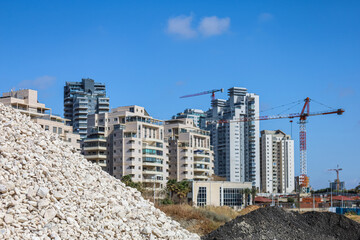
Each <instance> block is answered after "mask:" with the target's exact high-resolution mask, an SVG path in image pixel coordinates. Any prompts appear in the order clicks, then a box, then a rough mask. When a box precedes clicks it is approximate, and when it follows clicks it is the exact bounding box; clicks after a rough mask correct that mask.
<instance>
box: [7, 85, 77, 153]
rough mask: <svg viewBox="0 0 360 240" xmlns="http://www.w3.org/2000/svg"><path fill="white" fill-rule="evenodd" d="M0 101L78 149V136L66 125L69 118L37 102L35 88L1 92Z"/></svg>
mask: <svg viewBox="0 0 360 240" xmlns="http://www.w3.org/2000/svg"><path fill="white" fill-rule="evenodd" d="M0 102H1V103H3V104H4V105H7V106H11V107H12V108H14V109H16V110H18V111H20V112H21V113H22V114H26V115H27V116H29V117H30V118H31V120H32V121H33V122H36V123H38V124H39V125H40V126H41V127H42V128H43V129H45V130H46V131H51V132H53V133H56V134H58V135H59V137H60V139H62V140H63V141H65V142H67V143H69V144H71V145H72V146H73V147H75V148H76V149H78V150H80V136H79V134H74V133H73V131H72V128H71V127H70V126H68V125H67V122H68V121H69V120H68V119H65V118H62V117H60V116H58V115H55V114H52V113H51V108H48V107H46V106H45V104H43V103H39V101H38V92H37V91H36V90H31V89H23V90H18V91H11V92H6V93H3V95H2V97H0Z"/></svg>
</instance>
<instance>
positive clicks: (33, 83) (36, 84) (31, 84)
mask: <svg viewBox="0 0 360 240" xmlns="http://www.w3.org/2000/svg"><path fill="white" fill-rule="evenodd" d="M55 81H56V78H55V77H52V76H42V77H38V78H35V79H34V80H23V81H21V82H20V83H19V84H18V88H31V89H34V90H44V89H47V88H49V87H51V86H52V85H53V84H54V83H55Z"/></svg>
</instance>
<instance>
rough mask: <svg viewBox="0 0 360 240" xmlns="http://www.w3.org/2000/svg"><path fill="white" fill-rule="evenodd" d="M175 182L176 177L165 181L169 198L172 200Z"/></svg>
mask: <svg viewBox="0 0 360 240" xmlns="http://www.w3.org/2000/svg"><path fill="white" fill-rule="evenodd" d="M176 184H177V182H176V179H170V180H169V181H168V182H167V183H166V190H168V192H169V194H170V199H171V200H173V197H174V193H175V192H176Z"/></svg>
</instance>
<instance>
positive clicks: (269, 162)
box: [260, 130, 295, 193]
mask: <svg viewBox="0 0 360 240" xmlns="http://www.w3.org/2000/svg"><path fill="white" fill-rule="evenodd" d="M260 148H261V154H260V168H261V184H260V186H261V192H264V193H291V192H293V191H294V190H295V182H294V181H295V167H294V140H292V139H291V137H290V136H289V135H287V134H285V133H284V132H282V131H281V130H277V131H268V130H263V131H261V139H260Z"/></svg>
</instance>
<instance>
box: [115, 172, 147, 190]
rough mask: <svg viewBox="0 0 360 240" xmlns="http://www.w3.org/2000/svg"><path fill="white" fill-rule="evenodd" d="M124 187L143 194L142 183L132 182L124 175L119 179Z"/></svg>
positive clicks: (129, 176) (129, 177)
mask: <svg viewBox="0 0 360 240" xmlns="http://www.w3.org/2000/svg"><path fill="white" fill-rule="evenodd" d="M120 180H121V181H122V182H123V183H124V184H125V185H126V186H128V187H132V188H136V189H137V190H138V191H139V192H141V193H142V192H143V191H144V188H143V185H142V183H140V182H133V180H132V179H131V175H125V176H123V177H122V178H121V179H120Z"/></svg>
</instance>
